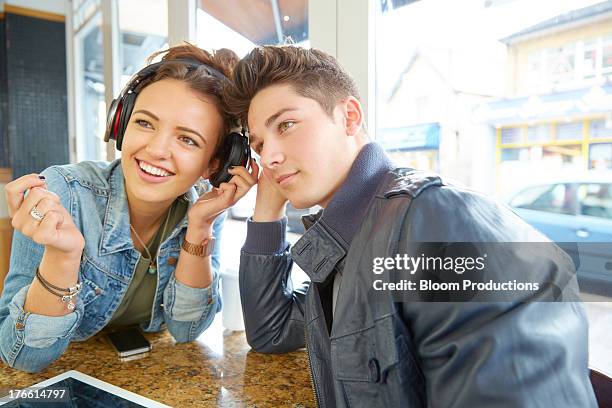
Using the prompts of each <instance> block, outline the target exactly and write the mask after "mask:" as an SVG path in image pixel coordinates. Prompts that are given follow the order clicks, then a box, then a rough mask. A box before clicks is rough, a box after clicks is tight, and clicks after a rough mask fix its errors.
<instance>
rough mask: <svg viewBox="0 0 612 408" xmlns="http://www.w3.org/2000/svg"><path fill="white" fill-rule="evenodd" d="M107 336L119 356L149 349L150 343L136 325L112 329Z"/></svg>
mask: <svg viewBox="0 0 612 408" xmlns="http://www.w3.org/2000/svg"><path fill="white" fill-rule="evenodd" d="M107 337H108V339H109V340H110V342H111V344H112V345H113V347H115V350H117V354H119V356H120V357H128V356H133V355H135V354H141V353H146V352H147V351H150V350H151V343H149V341H148V340H147V339H145V337H144V336H143V335H142V333H141V332H140V330H139V329H138V328H136V327H133V328H130V329H124V330H118V331H114V332H112V333H109V334H107Z"/></svg>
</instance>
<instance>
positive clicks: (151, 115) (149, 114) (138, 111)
mask: <svg viewBox="0 0 612 408" xmlns="http://www.w3.org/2000/svg"><path fill="white" fill-rule="evenodd" d="M136 113H144V114H145V115H148V116H150V117H152V118H153V119H155V120H159V118H158V117H157V116H155V115H154V114H152V113H151V112H149V111H148V110H146V109H139V110H137V111H136V112H134V113H132V115H133V114H136Z"/></svg>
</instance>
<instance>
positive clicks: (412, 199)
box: [226, 46, 596, 407]
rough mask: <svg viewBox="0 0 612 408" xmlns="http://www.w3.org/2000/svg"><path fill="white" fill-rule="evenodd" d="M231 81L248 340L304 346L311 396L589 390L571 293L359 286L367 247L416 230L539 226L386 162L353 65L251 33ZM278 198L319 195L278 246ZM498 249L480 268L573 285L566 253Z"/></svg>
mask: <svg viewBox="0 0 612 408" xmlns="http://www.w3.org/2000/svg"><path fill="white" fill-rule="evenodd" d="M233 82H234V85H233V86H232V87H231V88H230V89H228V90H227V95H226V96H227V102H228V104H229V105H230V107H231V110H232V111H233V112H234V113H236V114H238V115H240V116H241V117H242V118H243V119H245V120H247V123H248V125H249V131H250V139H251V146H252V148H253V149H254V150H255V151H256V152H257V153H258V154H259V156H260V158H261V164H262V167H263V172H262V174H261V175H260V177H259V182H258V191H257V202H256V207H255V212H254V215H253V217H252V219H251V220H250V221H249V222H248V234H247V239H246V243H245V245H244V247H243V251H242V254H241V262H240V292H241V297H242V308H243V311H244V318H245V325H246V334H247V339H248V341H249V344H250V345H251V347H253V349H255V350H256V351H260V352H265V353H283V352H288V351H292V350H296V349H299V348H301V347H304V346H306V348H307V351H308V356H309V363H310V367H309V369H310V371H311V374H312V382H313V389H314V392H315V397H316V400H317V403H318V405H319V406H324V407H335V406H338V407H343V406H363V407H374V406H389V407H399V406H415V407H416V406H439V407H449V406H457V407H469V406H508V407H536V406H538V407H540V406H542V407H543V406H547V407H548V406H554V407H578V406H580V407H590V406H595V404H596V402H595V399H594V395H593V391H592V388H591V385H590V382H589V379H588V368H587V327H586V321H587V318H586V315H585V313H584V311H583V309H582V307H581V305H580V304H579V303H574V302H567V303H552V302H550V303H542V302H532V301H531V300H538V299H544V297H541V298H539V297H538V296H543V295H542V293H543V292H537V291H536V292H534V293H531V294H527V295H524V294H523V295H520V296H519V295H516V296H515V297H510V298H509V299H508V298H505V300H506V301H504V302H476V301H474V302H463V303H460V302H431V301H426V300H440V299H447V300H449V299H450V300H456V299H458V298H461V295H457V296H455V295H456V294H453V293H450V294H449V293H446V294H445V295H444V296H446V297H444V296H442V297H441V298H440V297H437V298H436V297H435V296H433V297H428V296H427V295H425V294H424V292H418V294H417V295H414V296H416V298H415V297H414V296H413V297H412V298H411V297H410V296H408V297H407V298H406V299H404V300H403V301H402V299H401V297H400V298H398V296H397V295H395V294H393V293H391V292H392V291H390V290H387V291H384V290H383V291H379V290H373V289H372V282H373V280H374V278H373V277H374V274H373V261H374V260H375V259H377V258H381V259H389V258H392V261H391V263H393V262H394V261H393V259H396V258H401V257H403V256H404V255H406V254H413V255H415V254H416V255H417V256H418V254H417V252H415V247H417V248H423V247H422V246H420V245H419V244H418V243H422V242H430V243H436V242H438V243H442V242H449V243H457V242H467V243H470V242H472V243H477V242H489V243H491V242H499V243H507V242H513V241H514V242H516V241H519V242H521V241H522V242H527V241H542V240H543V237H542V236H541V235H540V234H538V233H537V232H536V231H535V230H533V229H531V228H530V227H529V226H528V225H527V224H525V223H524V222H522V221H521V220H520V219H519V218H518V217H516V216H515V215H514V214H513V213H512V212H510V211H509V210H507V209H506V208H504V207H502V206H499V205H497V204H496V203H494V202H492V201H490V200H488V199H487V198H485V197H484V196H482V195H478V194H476V193H473V192H469V191H466V190H463V189H460V188H457V187H453V186H449V185H445V184H444V183H443V182H442V181H441V179H440V178H439V177H438V176H436V175H432V174H426V173H422V172H417V171H414V170H410V169H396V168H395V167H394V166H393V164H392V163H391V162H390V161H389V159H388V158H387V156H386V155H385V152H384V151H383V149H382V148H381V147H380V146H379V145H377V144H376V143H370V142H369V140H368V137H367V135H366V132H365V129H364V122H363V111H362V107H361V104H360V101H359V95H358V92H357V89H356V87H355V85H354V82H353V80H352V79H351V78H350V76H349V75H348V74H347V73H346V72H345V71H344V70H343V69H342V68H341V67H340V66H339V65H338V63H337V61H335V60H334V59H333V58H332V57H330V56H329V55H327V54H325V53H323V52H321V51H318V50H306V49H302V48H298V47H292V46H283V47H259V48H256V49H255V50H253V51H252V52H251V53H250V54H249V55H248V56H246V57H245V58H244V59H243V60H242V61H241V62H240V63H239V64H238V66H237V67H236V69H235V71H234V75H233ZM243 123H245V122H243ZM287 200H288V201H289V202H290V203H291V204H292V205H293V206H295V207H297V208H307V207H311V206H314V205H316V204H318V205H320V206H321V207H323V210H322V211H320V212H319V213H318V214H316V215H311V216H308V217H305V219H304V223H305V225H306V228H307V231H306V233H305V234H304V236H303V237H302V238H301V239H300V240H299V241H297V242H296V244H295V245H294V246H293V247H292V248H290V245H288V243H287V241H286V240H285V227H286V222H287V221H286V218H285V216H284V207H285V204H286V201H287ZM434 246H435V245H434ZM548 246H549V247H552V244H548ZM523 247H524V246H523ZM436 248H438V249H439V247H436ZM555 248H556V247H555ZM418 252H419V253H420V249H419V251H418ZM476 252H478V253H481V252H482V251H480V252H479V251H476ZM501 252H503V253H504V257H502V258H503V262H502V261H499V260H498V261H497V262H493V266H492V267H488V269H487V270H486V271H485V272H483V274H482V275H481V276H480V278H481V279H482V280H483V281H484V279H485V278H486V279H487V280H497V281H506V280H508V279H512V278H513V277H514V276H518V275H520V274H521V273H522V271H524V270H529V271H544V273H543V274H538V275H536V276H538V277H540V276H544V278H540V281H539V282H536V283H537V284H540V285H544V284H545V283H546V282H544V280H546V281H547V282H554V283H555V285H557V286H556V289H557V291H556V292H555V293H556V295H555V296H556V299H559V298H564V299H568V298H569V299H575V298H576V295H577V291H578V289H577V284H576V280H575V276H573V275H572V276H569V275H568V272H567V270H568V267H567V263H568V258H567V257H565V256H563V255H560V254H559V253H555V252H554V250H553V253H552V254H551V253H550V252H549V251H543V252H542V253H541V254H540V255H538V256H525V255H526V254H525V253H521V252H520V250H519V249H518V246H517V247H514V246H512V245H507V246H505V247H503V251H501ZM429 253H430V252H428V254H429ZM431 253H435V251H432V252H431ZM484 256H485V257H486V255H484ZM500 259H501V258H500ZM293 262H296V263H297V264H298V265H299V266H300V267H301V268H302V269H303V270H304V272H306V274H308V276H309V277H310V282H309V283H306V284H304V286H303V287H300V288H299V289H293V288H292V285H291V283H290V278H289V273H290V270H291V267H292V263H293ZM385 266H386V267H388V268H391V269H394V270H395V273H397V272H398V271H399V264H397V265H395V266H391V265H390V264H389V265H387V264H385ZM400 272H401V271H400ZM438 272H439V271H438ZM376 273H378V271H376ZM457 273H460V272H457ZM434 274H435V272H434ZM450 274H451V275H454V273H453V272H452V271H451V272H450ZM447 275H448V273H447ZM381 276H385V277H387V278H389V279H391V278H390V277H391V274H390V273H385V274H381ZM400 276H401V273H400ZM421 276H424V275H421ZM476 276H478V275H476ZM437 277H438V278H440V277H441V275H440V274H438V276H437ZM442 278H444V277H443V276H442ZM451 280H452V279H451ZM520 293H525V292H520ZM471 295H474V292H471ZM521 296H522V297H521ZM530 296H531V297H530ZM487 299H491V298H487Z"/></svg>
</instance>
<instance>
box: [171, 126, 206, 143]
mask: <svg viewBox="0 0 612 408" xmlns="http://www.w3.org/2000/svg"><path fill="white" fill-rule="evenodd" d="M176 128H177V129H178V130H182V131H183V132H189V133H193V134H194V135H196V136H197V137H199V138H200V139H202V143H204V144H208V141H206V139H205V138H204V136H202V135H201V134H200V133H198V132H196V131H195V130H193V129H189V128H186V127H184V126H177V127H176Z"/></svg>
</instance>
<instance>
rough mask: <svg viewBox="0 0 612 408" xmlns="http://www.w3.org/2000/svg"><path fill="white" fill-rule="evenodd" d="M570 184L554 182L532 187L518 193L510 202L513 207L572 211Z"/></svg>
mask: <svg viewBox="0 0 612 408" xmlns="http://www.w3.org/2000/svg"><path fill="white" fill-rule="evenodd" d="M573 201H574V199H573V194H572V189H571V186H570V185H568V184H554V185H549V186H538V187H533V188H530V189H527V190H524V191H523V192H521V193H519V194H518V195H517V196H516V197H515V198H514V199H513V200H512V201H511V203H510V205H512V206H513V207H517V208H526V209H530V210H537V211H545V212H553V213H559V214H573V213H574V207H575V205H574V202H573Z"/></svg>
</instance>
